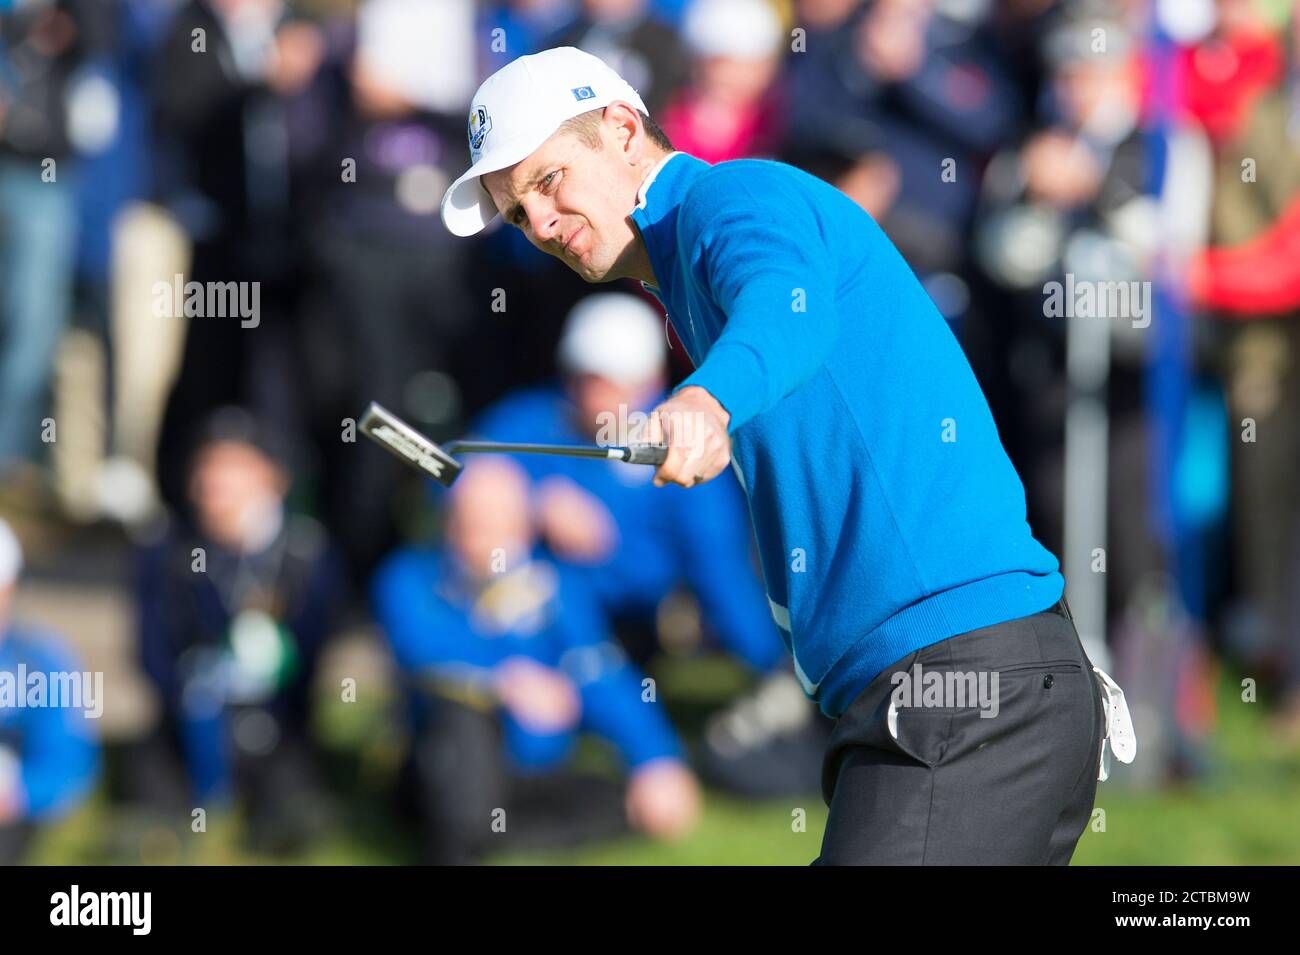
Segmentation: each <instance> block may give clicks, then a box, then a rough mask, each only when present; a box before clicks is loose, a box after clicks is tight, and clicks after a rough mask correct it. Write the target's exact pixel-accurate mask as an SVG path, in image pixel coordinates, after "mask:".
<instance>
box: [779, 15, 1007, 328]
mask: <svg viewBox="0 0 1300 955" xmlns="http://www.w3.org/2000/svg"><path fill="white" fill-rule="evenodd" d="M935 6H936V5H935V3H934V0H873V2H871V3H868V4H866V5H859V4H853V3H840V4H835V3H830V2H827V0H803V2H802V3H800V4H798V5H797V6H796V18H795V20H796V22H797V23H800V24H802V23H803V22H804V19H805V16H806V17H807V19H808V21H809V22H810V23H811V24H812V25H811V26H810V27H809V28H807V29H808V33H807V38H806V46H807V49H806V52H796V53H795V54H793V55H792V56H790V57H789V58H788V60H787V63H788V67H789V69H788V73H787V76H786V84H787V96H788V101H789V120H790V121H789V123H788V125H787V130H786V158H787V159H788V160H789V161H790V162H793V163H794V164H796V165H799V166H801V167H803V168H806V169H808V170H809V171H810V172H814V173H816V174H817V175H819V176H821V177H822V178H824V179H827V180H828V181H830V182H832V183H833V184H835V185H836V186H838V187H839V188H840V189H842V190H843V191H844V192H845V193H847V194H848V195H849V196H850V197H851V198H853V199H854V200H855V201H857V202H858V204H859V205H861V206H862V207H863V208H864V209H866V211H867V212H869V213H870V214H871V215H872V216H873V217H874V218H875V219H876V220H877V221H879V222H880V224H881V225H882V227H883V228H884V229H885V230H886V232H888V234H889V237H890V238H891V239H892V240H893V241H894V243H895V244H896V245H897V246H898V248H899V250H900V251H901V252H902V253H903V255H904V256H906V258H907V260H908V263H909V264H910V265H911V266H912V268H913V269H914V270H915V271H916V272H917V273H918V275H919V276H920V277H921V279H922V281H923V282H924V283H925V284H926V287H927V290H928V291H929V292H930V294H931V296H932V297H933V298H934V299H935V304H937V305H938V306H939V308H940V310H941V311H943V313H944V315H945V316H946V317H947V318H948V319H949V320H950V321H956V320H958V319H959V318H960V317H961V315H962V314H963V313H964V312H965V310H966V308H967V306H968V304H969V289H968V287H967V283H966V282H965V280H964V279H963V278H962V270H963V268H964V266H965V264H966V262H965V250H966V245H967V238H968V236H969V232H970V226H971V222H972V217H973V214H974V211H975V202H976V197H977V195H978V190H979V183H980V177H981V174H982V169H983V164H984V162H985V161H986V160H987V158H988V156H990V155H991V154H992V153H993V151H994V150H996V149H997V148H998V147H999V146H1001V145H1002V144H1003V143H1004V142H1005V141H1007V140H1008V139H1009V138H1010V137H1011V136H1012V135H1013V134H1014V132H1015V129H1016V122H1017V120H1018V115H1019V111H1018V107H1017V96H1016V92H1015V89H1014V87H1013V86H1012V84H1011V82H1010V81H1009V79H1008V77H1007V75H1006V73H1005V71H1004V70H1003V69H1002V66H1001V64H1000V63H999V61H998V58H997V55H996V47H995V46H994V44H993V43H992V42H991V40H990V38H989V35H988V34H987V32H986V30H985V23H984V20H983V18H982V15H978V10H977V9H974V11H973V12H971V13H969V14H966V15H965V16H963V17H961V18H958V17H957V16H956V15H955V14H952V13H948V12H946V11H939V12H936V9H935Z"/></svg>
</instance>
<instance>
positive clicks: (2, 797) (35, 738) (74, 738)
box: [0, 520, 103, 865]
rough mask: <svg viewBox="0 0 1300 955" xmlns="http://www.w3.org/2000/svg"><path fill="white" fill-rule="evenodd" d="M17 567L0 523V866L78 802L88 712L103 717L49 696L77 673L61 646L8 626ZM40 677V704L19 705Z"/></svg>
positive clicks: (12, 542)
mask: <svg viewBox="0 0 1300 955" xmlns="http://www.w3.org/2000/svg"><path fill="white" fill-rule="evenodd" d="M21 570H22V550H21V548H20V547H19V544H18V540H17V538H16V537H15V536H14V533H13V531H12V530H10V528H9V525H8V524H7V523H5V522H4V521H3V520H0V865H10V864H13V863H15V862H18V861H20V860H21V858H22V855H23V853H24V851H25V850H26V848H27V846H28V844H29V843H30V841H31V839H32V837H33V836H34V835H35V834H36V832H37V831H38V829H39V828H40V827H41V826H43V825H45V824H47V823H50V822H53V821H54V820H56V819H59V818H60V817H62V816H63V815H65V814H66V813H68V812H69V811H71V810H72V809H74V808H75V807H76V806H77V805H78V804H79V803H81V802H82V801H83V800H84V799H85V798H86V796H87V795H88V794H89V793H90V790H91V789H92V787H93V786H94V784H95V779H96V777H97V775H98V772H99V743H98V738H97V734H96V733H95V732H94V731H93V730H92V729H91V724H90V718H91V717H92V716H98V715H99V714H98V713H95V712H94V710H93V709H90V708H89V707H93V708H94V709H97V710H98V711H99V713H102V712H103V700H102V699H97V700H94V701H91V700H89V699H86V698H83V699H82V700H81V701H79V702H80V703H81V704H82V705H81V706H80V707H78V706H76V705H71V702H72V701H68V700H64V699H63V698H62V696H60V697H59V698H58V699H57V700H56V699H54V697H53V696H52V695H51V694H52V693H53V687H54V686H55V680H54V679H53V678H54V677H56V676H57V677H58V678H59V683H60V684H64V679H63V678H64V677H66V676H68V675H73V676H75V677H77V678H78V679H80V678H81V675H82V674H81V671H80V668H79V666H78V664H77V661H76V660H75V659H74V658H73V657H72V655H71V654H70V653H69V652H68V651H67V650H66V649H64V648H63V646H62V645H61V643H60V642H59V641H57V640H55V639H54V638H52V637H50V636H48V635H47V634H44V633H40V632H38V631H36V630H33V629H31V628H29V627H26V626H22V625H20V624H16V623H13V622H12V620H11V611H12V607H13V599H14V593H15V591H16V590H17V587H18V577H19V574H20V572H21ZM38 674H39V675H43V676H44V678H45V680H46V684H45V685H46V686H47V688H49V689H48V690H47V694H46V696H45V698H44V702H43V703H42V704H41V705H33V704H31V703H28V705H19V703H18V699H17V695H16V694H26V693H27V692H28V688H29V686H30V685H31V677H32V676H34V675H38ZM64 685H66V684H64ZM101 689H102V683H101ZM24 702H27V700H26V696H24Z"/></svg>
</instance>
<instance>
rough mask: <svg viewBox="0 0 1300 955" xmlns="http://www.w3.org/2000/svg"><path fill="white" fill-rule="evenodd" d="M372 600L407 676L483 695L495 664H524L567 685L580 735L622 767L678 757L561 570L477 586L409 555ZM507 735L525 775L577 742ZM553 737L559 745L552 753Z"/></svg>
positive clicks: (387, 570)
mask: <svg viewBox="0 0 1300 955" xmlns="http://www.w3.org/2000/svg"><path fill="white" fill-rule="evenodd" d="M371 592H372V593H371V595H372V599H373V604H374V608H375V616H376V617H377V618H378V620H379V622H380V624H381V625H382V626H383V629H384V632H385V634H386V635H387V637H388V641H389V644H390V645H391V647H392V649H393V655H394V657H395V658H396V660H397V665H398V666H399V667H400V668H401V670H402V672H403V673H405V674H407V675H408V676H418V674H420V673H421V671H432V672H435V673H438V674H440V675H442V676H443V677H445V678H448V679H451V680H454V681H456V682H462V683H465V684H469V685H479V686H483V687H486V686H487V684H488V682H489V680H490V676H491V671H492V669H493V668H494V667H495V666H497V665H498V664H499V663H502V662H504V661H505V660H507V659H509V658H510V657H514V656H523V657H528V658H529V659H532V660H535V661H537V662H538V663H541V664H544V665H546V666H549V667H554V668H556V669H559V670H561V671H563V672H564V673H565V674H566V675H567V676H568V677H569V678H570V679H571V680H572V681H573V683H574V685H575V686H576V687H577V690H578V694H579V698H580V700H581V705H582V718H581V722H580V724H579V726H578V729H580V730H583V731H587V732H591V733H594V734H596V735H597V736H600V737H603V738H604V739H605V740H607V741H609V742H610V743H612V744H613V745H614V746H615V747H616V748H617V749H618V750H619V752H620V753H621V755H622V756H623V758H624V760H625V762H626V764H627V766H628V768H629V769H635V768H637V767H639V766H642V765H644V764H645V763H648V762H650V761H651V760H654V759H661V758H665V757H672V758H681V755H682V750H681V746H680V744H679V743H678V740H677V734H676V733H675V732H674V731H673V728H672V725H671V724H670V723H669V722H668V717H667V716H666V715H665V713H664V711H663V709H662V706H661V704H659V703H658V702H657V701H654V702H643V700H642V686H641V680H642V674H641V673H640V671H639V670H637V669H636V667H634V666H633V665H632V664H631V663H630V662H628V660H627V659H626V657H624V656H623V654H622V653H621V651H620V650H619V649H618V647H617V646H616V645H615V644H614V643H613V641H612V640H611V639H610V637H609V634H608V631H607V630H606V628H605V626H604V621H603V619H602V617H601V615H600V611H599V609H598V608H597V606H596V604H595V601H594V597H593V595H592V594H591V593H590V592H589V590H588V589H587V587H586V585H584V584H583V583H582V582H581V581H580V580H578V579H577V578H575V577H573V576H572V575H571V574H570V573H569V572H568V570H567V569H566V568H563V567H556V566H554V565H551V564H549V563H547V562H545V561H539V560H534V561H530V562H529V563H527V564H524V565H522V566H520V567H518V568H516V569H515V570H513V571H511V572H510V573H508V574H502V575H501V576H500V577H499V578H498V579H497V580H495V581H493V582H492V583H491V584H490V585H489V586H488V587H483V586H482V585H481V584H477V583H473V582H471V581H470V580H469V578H468V577H467V576H466V575H465V574H464V573H463V571H462V570H461V569H460V567H459V565H458V563H457V562H456V561H455V559H453V558H452V557H451V556H450V555H449V554H448V553H447V552H446V551H443V550H439V549H433V548H428V547H408V548H405V549H402V550H399V551H397V552H396V553H395V554H393V555H391V556H390V557H389V558H388V559H387V560H385V561H384V563H383V564H382V565H380V567H379V569H378V570H377V571H376V573H375V577H374V580H373V582H372V584H371ZM507 722H509V721H507ZM507 730H508V732H507V734H506V742H507V748H508V751H509V754H510V755H511V756H512V757H513V760H514V762H515V763H516V764H517V765H518V766H519V767H520V768H532V769H539V768H547V765H548V764H549V765H554V764H555V763H558V762H559V761H560V760H561V759H562V758H564V757H565V756H567V755H568V753H569V751H570V750H571V746H570V745H569V744H570V743H571V742H572V739H571V737H572V736H573V735H574V734H569V733H561V734H546V736H543V735H542V734H535V733H533V734H530V733H526V732H523V731H522V730H520V729H519V728H518V727H511V726H509V725H508V726H507ZM510 730H513V731H510ZM546 737H550V738H546ZM555 737H564V739H562V740H560V741H559V744H558V745H557V744H556V739H555Z"/></svg>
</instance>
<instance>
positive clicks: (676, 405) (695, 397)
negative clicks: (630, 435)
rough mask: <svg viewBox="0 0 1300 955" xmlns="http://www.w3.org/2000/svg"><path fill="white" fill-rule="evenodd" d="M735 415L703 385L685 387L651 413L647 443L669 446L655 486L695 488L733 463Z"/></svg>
mask: <svg viewBox="0 0 1300 955" xmlns="http://www.w3.org/2000/svg"><path fill="white" fill-rule="evenodd" d="M730 420H731V415H729V414H728V413H727V410H726V409H725V408H723V407H722V405H720V404H718V400H717V399H716V398H714V397H713V395H711V394H709V393H708V392H707V391H705V390H704V389H703V388H699V387H695V386H692V387H690V388H683V389H682V390H681V391H679V392H677V394H675V395H673V396H672V397H671V398H669V399H668V400H667V401H665V402H664V403H663V404H661V405H660V406H659V407H657V408H655V409H654V410H653V411H652V412H650V415H649V419H648V420H647V421H646V427H645V441H646V443H647V444H666V445H668V457H666V458H665V459H664V463H663V464H661V465H659V470H657V471H655V487H663V486H664V485H665V484H680V485H681V486H682V487H694V486H695V485H697V484H703V483H704V482H705V481H711V480H713V479H714V478H715V477H717V476H718V475H719V474H721V473H722V471H723V469H724V468H726V466H727V465H728V464H730V463H731V436H730V435H728V434H727V423H728V422H729V421H730Z"/></svg>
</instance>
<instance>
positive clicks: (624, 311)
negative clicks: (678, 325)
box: [557, 292, 665, 387]
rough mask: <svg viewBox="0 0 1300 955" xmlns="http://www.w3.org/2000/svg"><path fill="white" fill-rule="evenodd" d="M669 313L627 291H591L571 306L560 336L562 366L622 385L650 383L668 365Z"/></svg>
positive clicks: (567, 370)
mask: <svg viewBox="0 0 1300 955" xmlns="http://www.w3.org/2000/svg"><path fill="white" fill-rule="evenodd" d="M664 345H665V338H664V330H663V319H662V317H661V316H660V315H659V313H658V312H656V311H655V310H654V309H653V308H651V307H650V305H648V304H647V303H646V302H645V301H643V300H642V299H639V298H637V297H636V296H635V295H629V294H628V293H627V292H597V293H596V294H594V295H588V296H587V297H586V298H584V299H583V300H582V301H580V302H579V303H578V304H577V305H575V306H574V307H573V309H572V311H570V312H569V317H568V318H567V319H565V322H564V333H563V334H562V335H561V336H560V347H559V352H558V356H557V357H558V359H559V365H560V368H561V369H562V370H563V371H564V372H565V373H566V374H570V375H599V376H600V377H601V378H608V379H609V380H610V381H616V382H618V383H619V384H621V385H627V386H629V387H636V386H637V385H644V384H645V383H646V382H648V381H650V380H651V379H652V378H654V377H655V376H657V375H661V374H663V371H664V352H665V347H664Z"/></svg>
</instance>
